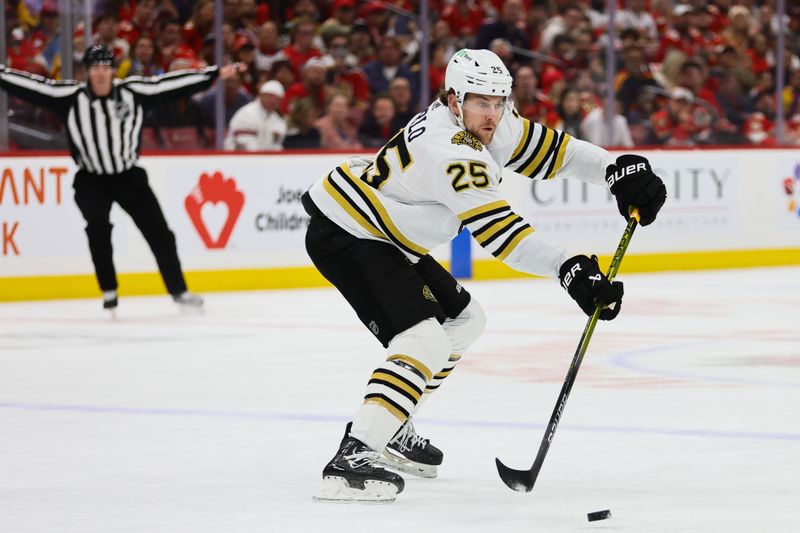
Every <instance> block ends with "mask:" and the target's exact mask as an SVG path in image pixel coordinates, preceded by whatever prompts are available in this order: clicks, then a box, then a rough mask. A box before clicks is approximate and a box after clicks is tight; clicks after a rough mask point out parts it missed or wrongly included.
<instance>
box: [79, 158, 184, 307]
mask: <svg viewBox="0 0 800 533" xmlns="http://www.w3.org/2000/svg"><path fill="white" fill-rule="evenodd" d="M73 188H74V189H75V203H76V204H78V209H80V210H81V213H82V214H83V218H84V219H86V236H87V237H88V238H89V251H90V252H91V254H92V262H93V263H94V270H95V273H96V274H97V282H98V283H99V284H100V289H101V290H103V291H111V290H115V289H116V288H117V272H116V269H115V268H114V261H113V257H112V255H113V250H112V247H111V222H110V220H109V214H110V212H111V205H112V204H113V203H114V202H117V203H118V204H119V205H120V207H122V209H124V210H125V212H126V213H128V214H129V215H130V216H131V218H132V219H133V222H134V223H135V224H136V227H138V228H139V230H140V231H141V232H142V235H143V236H144V238H145V240H146V241H147V244H148V245H150V249H151V250H152V251H153V255H154V256H155V258H156V263H158V269H159V270H160V271H161V277H162V278H164V284H165V285H166V286H167V291H169V293H170V294H180V293H182V292H184V291H185V290H186V281H185V280H184V278H183V272H182V271H181V263H180V260H179V259H178V250H177V248H176V246H175V234H173V233H172V231H171V230H170V229H169V226H167V221H166V220H165V219H164V213H162V211H161V206H159V205H158V200H157V199H156V197H155V195H154V194H153V190H152V189H151V188H150V185H148V183H147V173H146V172H145V171H144V169H143V168H140V167H132V168H131V169H130V170H126V171H124V172H122V173H120V174H113V175H97V174H90V173H88V172H86V171H85V170H79V171H78V173H77V174H75V182H74V184H73Z"/></svg>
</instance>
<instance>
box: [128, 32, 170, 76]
mask: <svg viewBox="0 0 800 533" xmlns="http://www.w3.org/2000/svg"><path fill="white" fill-rule="evenodd" d="M163 73H164V69H163V68H162V67H161V66H160V65H159V64H158V62H157V61H156V50H155V44H154V43H153V39H151V38H150V37H149V36H147V35H140V36H139V37H138V38H137V39H136V41H134V43H133V52H132V53H131V57H129V58H128V59H125V60H123V61H122V63H120V65H119V68H117V74H116V76H117V78H127V77H128V76H143V77H146V78H147V77H150V76H159V75H161V74H163Z"/></svg>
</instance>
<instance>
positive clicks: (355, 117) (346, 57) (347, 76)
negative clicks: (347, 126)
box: [323, 33, 370, 124]
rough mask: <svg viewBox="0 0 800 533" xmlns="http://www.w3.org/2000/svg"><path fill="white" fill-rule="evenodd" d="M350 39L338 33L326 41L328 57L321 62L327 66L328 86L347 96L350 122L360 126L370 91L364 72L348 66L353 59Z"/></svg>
mask: <svg viewBox="0 0 800 533" xmlns="http://www.w3.org/2000/svg"><path fill="white" fill-rule="evenodd" d="M349 45H350V37H349V35H347V34H344V33H340V34H338V35H334V36H333V37H331V38H330V39H329V40H328V43H327V47H328V55H326V56H324V57H323V60H324V61H326V62H327V64H328V65H330V66H329V67H328V73H327V76H328V85H330V86H331V87H333V88H335V89H336V90H337V91H338V92H341V93H344V94H345V95H347V97H348V99H349V101H350V102H351V103H352V105H351V110H350V120H351V121H352V122H353V123H354V124H361V120H362V118H363V116H364V113H365V112H366V110H367V109H368V108H369V99H370V89H369V82H368V81H367V77H366V76H365V75H364V72H363V71H362V70H361V69H360V68H358V67H355V66H350V64H349V63H350V62H351V61H354V58H352V56H350V51H349V48H348V47H349Z"/></svg>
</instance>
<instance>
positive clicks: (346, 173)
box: [337, 165, 428, 257]
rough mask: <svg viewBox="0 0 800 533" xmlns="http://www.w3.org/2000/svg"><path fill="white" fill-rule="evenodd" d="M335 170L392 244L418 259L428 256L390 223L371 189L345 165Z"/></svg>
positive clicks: (387, 215)
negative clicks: (359, 198)
mask: <svg viewBox="0 0 800 533" xmlns="http://www.w3.org/2000/svg"><path fill="white" fill-rule="evenodd" d="M337 170H338V171H339V175H340V176H342V177H343V178H344V179H345V180H346V181H347V182H348V184H349V185H350V186H351V187H352V188H353V189H354V190H355V191H356V192H357V193H358V194H359V196H361V199H362V200H364V202H365V203H366V204H367V206H368V207H369V209H370V211H372V214H373V215H375V218H376V220H377V222H378V224H379V225H380V226H381V228H382V229H383V231H384V234H385V235H386V236H387V237H389V239H391V240H392V241H394V243H395V244H397V245H398V246H400V247H401V248H402V249H404V250H406V251H407V252H409V253H411V254H413V255H416V256H418V257H423V256H425V255H427V254H428V250H426V249H425V248H423V247H422V246H420V245H418V244H416V243H414V242H412V241H411V240H410V239H408V237H406V236H405V235H403V233H402V232H401V231H400V230H399V229H398V228H397V226H395V224H394V221H392V217H391V216H389V213H388V212H387V211H386V208H385V207H384V206H383V204H382V203H381V201H380V200H379V199H378V197H377V196H375V192H374V191H373V189H372V187H370V186H369V185H367V184H366V183H364V182H363V181H361V179H359V178H357V177H356V176H354V175H353V174H352V172H350V169H349V168H348V167H347V165H339V166H338V167H337Z"/></svg>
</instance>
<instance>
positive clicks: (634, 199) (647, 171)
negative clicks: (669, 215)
mask: <svg viewBox="0 0 800 533" xmlns="http://www.w3.org/2000/svg"><path fill="white" fill-rule="evenodd" d="M606 182H607V183H608V186H609V187H610V189H611V192H612V194H614V198H616V200H617V207H618V209H619V212H620V214H621V215H622V216H623V217H625V220H628V219H629V218H630V214H629V213H630V209H631V208H634V207H635V208H636V209H638V211H639V216H640V223H641V225H642V226H647V225H648V224H651V223H652V222H653V221H654V220H655V219H656V216H657V215H658V212H659V211H660V210H661V208H662V207H663V206H664V202H666V201H667V188H666V187H665V186H664V182H663V181H662V180H661V178H659V177H658V176H656V174H655V173H654V172H653V169H652V168H651V167H650V162H649V161H647V159H646V158H644V157H642V156H640V155H634V154H625V155H621V156H619V157H618V158H617V160H616V162H615V163H613V164H611V165H608V167H607V168H606Z"/></svg>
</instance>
